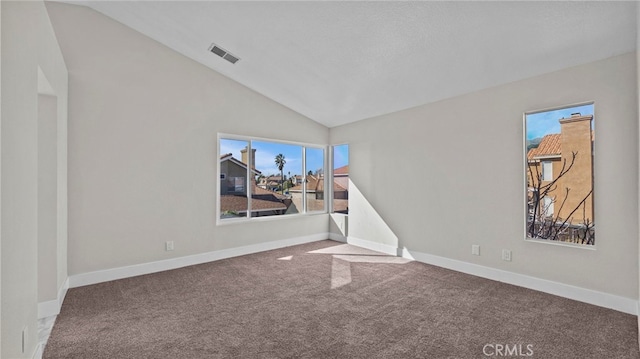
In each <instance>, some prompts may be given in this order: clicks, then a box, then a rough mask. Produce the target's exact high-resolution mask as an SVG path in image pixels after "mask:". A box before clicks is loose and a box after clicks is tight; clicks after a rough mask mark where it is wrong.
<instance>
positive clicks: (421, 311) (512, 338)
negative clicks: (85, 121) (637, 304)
mask: <svg viewBox="0 0 640 359" xmlns="http://www.w3.org/2000/svg"><path fill="white" fill-rule="evenodd" d="M637 325H638V324H637V318H636V317H635V316H632V315H628V314H624V313H620V312H616V311H613V310H608V309H604V308H600V307H596V306H592V305H588V304H584V303H580V302H575V301H571V300H568V299H563V298H560V297H556V296H552V295H549V294H544V293H540V292H536V291H532V290H528V289H524V288H520V287H515V286H511V285H507V284H503V283H499V282H495V281H491V280H487V279H482V278H478V277H474V276H470V275H466V274H461V273H457V272H454V271H450V270H446V269H442V268H439V267H434V266H430V265H426V264H422V263H418V262H412V261H406V260H403V259H401V258H396V257H388V256H384V255H381V254H380V253H375V252H370V251H367V250H360V249H358V248H356V247H352V246H349V245H344V244H340V243H337V242H332V241H321V242H315V243H310V244H305V245H300V246H294V247H289V248H283V249H278V250H274V251H269V252H264V253H259V254H253V255H248V256H242V257H237V258H231V259H227V260H221V261H217V262H212V263H207V264H202V265H197V266H192V267H187V268H182V269H177V270H172V271H167V272H162V273H156V274H151V275H145V276H140V277H135V278H129V279H123V280H118V281H113V282H107V283H102V284H97V285H91V286H86V287H81V288H75V289H71V290H69V292H68V294H67V296H66V299H65V302H64V304H63V306H62V311H61V313H60V315H59V316H58V318H57V320H56V323H55V326H54V328H53V331H52V334H51V337H50V338H49V342H48V344H47V346H46V348H45V351H44V358H83V359H86V358H94V359H99V358H109V359H113V358H136V359H140V358H171V359H174V358H189V359H194V358H483V357H504V356H511V357H517V356H518V355H520V356H521V357H530V358H563V359H566V358H581V359H582V358H639V357H640V355H639V351H638V329H637ZM498 354H502V355H498ZM505 354H508V355H505ZM528 354H529V355H528Z"/></svg>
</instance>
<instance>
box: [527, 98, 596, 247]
mask: <svg viewBox="0 0 640 359" xmlns="http://www.w3.org/2000/svg"><path fill="white" fill-rule="evenodd" d="M524 127H525V131H524V132H525V139H524V143H525V144H524V146H525V154H526V156H525V163H526V166H525V171H526V172H525V178H526V181H527V182H526V203H527V210H526V214H525V215H526V238H529V239H538V240H548V241H557V242H566V243H579V244H587V245H593V244H595V225H594V207H593V170H594V169H593V168H594V167H593V153H594V138H595V136H594V133H595V131H594V104H593V103H586V104H583V105H576V106H567V107H560V108H556V109H551V110H544V111H536V112H530V113H525V115H524ZM554 167H555V169H554ZM554 172H555V173H554Z"/></svg>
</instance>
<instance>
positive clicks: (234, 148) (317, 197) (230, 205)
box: [218, 135, 326, 220]
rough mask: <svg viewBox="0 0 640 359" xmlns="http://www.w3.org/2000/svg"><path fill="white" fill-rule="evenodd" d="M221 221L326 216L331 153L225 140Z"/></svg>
mask: <svg viewBox="0 0 640 359" xmlns="http://www.w3.org/2000/svg"><path fill="white" fill-rule="evenodd" d="M218 147H219V153H220V157H219V171H220V172H219V173H225V177H226V178H223V177H222V176H220V182H219V186H218V187H219V191H218V192H219V193H218V198H219V201H218V212H219V214H218V218H219V219H221V220H226V219H232V218H236V219H237V218H255V217H266V216H281V215H292V214H300V213H309V212H325V211H326V206H325V201H324V188H325V183H324V182H325V176H324V165H325V148H324V147H322V146H313V145H304V144H297V143H290V142H283V141H272V140H264V139H253V138H246V137H241V136H231V135H220V136H219V140H218Z"/></svg>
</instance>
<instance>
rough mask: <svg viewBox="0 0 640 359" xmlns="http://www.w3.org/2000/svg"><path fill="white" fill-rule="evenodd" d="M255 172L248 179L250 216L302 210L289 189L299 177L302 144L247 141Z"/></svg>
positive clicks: (291, 212) (274, 214) (281, 213)
mask: <svg viewBox="0 0 640 359" xmlns="http://www.w3.org/2000/svg"><path fill="white" fill-rule="evenodd" d="M251 148H252V149H253V150H254V154H253V155H254V156H255V161H254V163H255V168H256V170H257V173H256V174H255V177H254V178H253V179H252V182H253V189H252V196H251V217H265V216H279V215H286V214H295V213H302V206H301V202H300V203H295V201H293V199H292V197H293V196H292V189H293V187H295V185H296V184H297V183H298V181H301V180H302V178H303V177H302V146H298V145H291V144H285V143H277V142H267V141H251Z"/></svg>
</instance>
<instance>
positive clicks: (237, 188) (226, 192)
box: [220, 150, 291, 218]
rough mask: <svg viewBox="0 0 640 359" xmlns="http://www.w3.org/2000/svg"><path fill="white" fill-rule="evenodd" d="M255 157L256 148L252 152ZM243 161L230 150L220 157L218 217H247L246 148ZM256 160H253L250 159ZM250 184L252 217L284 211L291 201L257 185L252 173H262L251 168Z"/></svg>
mask: <svg viewBox="0 0 640 359" xmlns="http://www.w3.org/2000/svg"><path fill="white" fill-rule="evenodd" d="M252 156H253V158H254V159H255V150H253V154H252ZM242 158H243V160H242V161H238V160H237V159H236V158H234V157H233V155H232V154H231V153H228V154H226V155H223V156H221V157H220V218H233V217H246V216H247V208H248V201H247V189H246V186H247V179H246V176H247V164H246V161H247V158H246V150H243V151H242ZM253 163H255V161H253ZM251 173H252V175H253V176H254V177H253V178H251V179H250V183H251V186H252V187H253V188H252V189H251V217H261V216H271V215H277V214H284V213H286V212H287V209H288V208H289V206H290V204H291V200H289V199H287V197H286V196H283V195H280V194H279V193H275V192H273V191H270V190H267V189H263V188H260V187H258V186H257V185H256V182H255V176H258V175H260V174H261V172H260V171H258V170H257V169H255V168H253V169H252V170H251Z"/></svg>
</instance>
